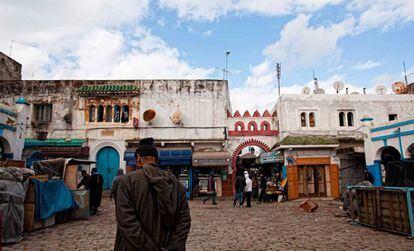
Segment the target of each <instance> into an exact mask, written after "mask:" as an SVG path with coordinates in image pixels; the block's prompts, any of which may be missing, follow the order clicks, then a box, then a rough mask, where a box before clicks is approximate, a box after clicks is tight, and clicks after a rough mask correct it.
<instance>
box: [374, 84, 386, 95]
mask: <svg viewBox="0 0 414 251" xmlns="http://www.w3.org/2000/svg"><path fill="white" fill-rule="evenodd" d="M375 92H376V93H377V94H378V95H384V94H385V93H387V87H385V86H383V85H379V86H377V87H375Z"/></svg>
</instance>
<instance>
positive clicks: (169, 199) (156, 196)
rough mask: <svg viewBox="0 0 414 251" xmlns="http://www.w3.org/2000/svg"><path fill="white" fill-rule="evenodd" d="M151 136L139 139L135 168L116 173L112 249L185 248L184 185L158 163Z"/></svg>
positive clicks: (186, 212)
mask: <svg viewBox="0 0 414 251" xmlns="http://www.w3.org/2000/svg"><path fill="white" fill-rule="evenodd" d="M153 142H154V139H152V138H145V139H142V140H141V141H140V143H139V145H138V147H137V150H136V152H135V158H136V163H137V170H136V171H134V172H130V173H127V174H125V175H122V176H120V177H119V178H118V179H119V182H118V187H117V191H116V220H117V234H116V241H115V247H114V250H117V251H119V250H185V243H186V241H187V236H188V232H189V231H190V226H191V218H190V209H189V207H188V203H187V199H186V194H185V189H184V186H183V185H182V184H181V183H180V182H178V180H177V178H176V177H175V176H174V175H173V174H169V173H167V172H166V171H163V170H162V169H161V168H159V166H158V164H157V163H158V152H157V148H156V146H155V145H154V143H153Z"/></svg>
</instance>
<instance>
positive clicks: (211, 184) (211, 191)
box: [203, 172, 217, 205]
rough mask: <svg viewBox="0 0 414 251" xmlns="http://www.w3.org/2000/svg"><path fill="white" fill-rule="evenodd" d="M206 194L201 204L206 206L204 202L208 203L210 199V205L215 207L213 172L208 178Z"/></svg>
mask: <svg viewBox="0 0 414 251" xmlns="http://www.w3.org/2000/svg"><path fill="white" fill-rule="evenodd" d="M207 192H208V193H209V194H208V196H207V197H206V198H205V199H204V200H203V204H206V201H208V200H209V199H210V198H211V203H212V204H213V205H217V203H216V181H215V180H214V172H211V173H210V175H209V176H208V183H207Z"/></svg>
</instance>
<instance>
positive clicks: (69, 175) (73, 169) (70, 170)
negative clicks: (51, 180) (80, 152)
mask: <svg viewBox="0 0 414 251" xmlns="http://www.w3.org/2000/svg"><path fill="white" fill-rule="evenodd" d="M63 181H64V182H65V185H66V186H67V187H68V189H69V190H75V189H77V185H78V166H77V165H67V166H66V169H65V174H64V179H63Z"/></svg>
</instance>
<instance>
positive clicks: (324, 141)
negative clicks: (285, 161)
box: [279, 136, 338, 145]
mask: <svg viewBox="0 0 414 251" xmlns="http://www.w3.org/2000/svg"><path fill="white" fill-rule="evenodd" d="M279 144H280V145H336V144H338V140H337V139H335V138H332V137H328V136H287V137H286V138H284V139H283V140H282V141H280V143H279Z"/></svg>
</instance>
